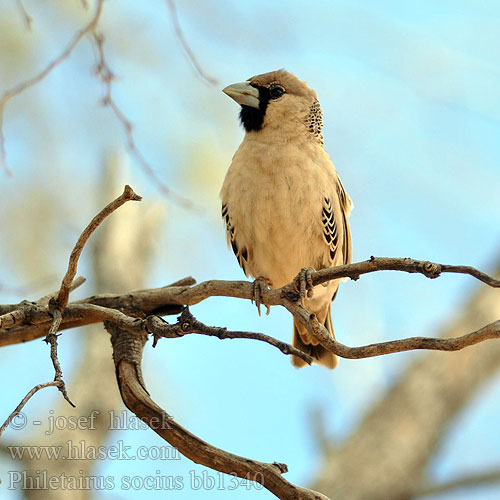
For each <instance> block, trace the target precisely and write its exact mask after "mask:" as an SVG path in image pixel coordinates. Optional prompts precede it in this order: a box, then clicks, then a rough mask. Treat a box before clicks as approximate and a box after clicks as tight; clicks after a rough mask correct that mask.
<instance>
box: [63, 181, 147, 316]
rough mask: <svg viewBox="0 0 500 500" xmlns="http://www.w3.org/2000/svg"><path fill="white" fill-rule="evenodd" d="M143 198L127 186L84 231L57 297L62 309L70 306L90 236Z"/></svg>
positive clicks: (73, 252)
mask: <svg viewBox="0 0 500 500" xmlns="http://www.w3.org/2000/svg"><path fill="white" fill-rule="evenodd" d="M141 200H142V198H141V197H140V196H139V195H137V194H135V193H134V190H133V189H132V188H131V187H130V186H129V185H126V186H125V189H124V190H123V193H122V194H121V195H120V196H119V197H118V198H116V200H114V201H112V202H111V203H109V204H108V205H106V206H105V207H104V208H103V209H102V210H101V211H100V212H99V213H98V214H97V215H96V216H95V217H94V218H93V219H92V220H91V221H90V223H89V225H88V226H87V227H86V228H85V229H84V230H83V232H82V234H81V235H80V237H79V238H78V241H77V242H76V245H75V248H73V251H72V252H71V255H70V258H69V263H68V270H67V271H66V274H65V276H64V278H63V280H62V283H61V289H60V290H59V295H58V296H57V299H56V301H57V304H58V305H59V307H60V308H61V309H64V308H65V307H66V305H67V304H68V297H69V291H70V288H71V283H72V282H73V279H74V277H75V275H76V270H77V266H78V259H79V258H80V255H81V253H82V250H83V247H84V246H85V243H87V240H88V239H89V238H90V235H91V234H92V233H93V232H94V231H95V230H96V229H97V227H98V226H99V224H100V223H101V222H102V221H103V220H104V219H105V218H106V217H107V216H108V215H110V214H112V213H113V212H114V211H115V210H116V209H117V208H119V207H121V206H122V205H123V204H124V203H126V202H127V201H141Z"/></svg>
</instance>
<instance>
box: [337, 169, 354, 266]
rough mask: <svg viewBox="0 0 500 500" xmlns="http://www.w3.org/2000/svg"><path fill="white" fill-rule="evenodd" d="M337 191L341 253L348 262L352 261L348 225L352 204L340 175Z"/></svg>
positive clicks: (345, 262)
mask: <svg viewBox="0 0 500 500" xmlns="http://www.w3.org/2000/svg"><path fill="white" fill-rule="evenodd" d="M337 178H338V183H337V193H338V196H339V201H340V211H341V213H342V217H341V219H342V227H343V233H344V238H343V242H342V255H343V256H344V264H350V263H351V261H352V241H351V227H350V225H349V220H348V217H349V215H350V214H351V210H352V209H353V208H354V204H353V202H352V200H351V197H350V196H349V195H348V194H347V193H346V191H345V189H344V186H343V184H342V181H341V180H340V177H338V176H337Z"/></svg>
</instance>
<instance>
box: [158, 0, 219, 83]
mask: <svg viewBox="0 0 500 500" xmlns="http://www.w3.org/2000/svg"><path fill="white" fill-rule="evenodd" d="M167 7H168V10H169V11H170V17H171V19H172V23H173V25H174V30H175V34H176V35H177V38H178V39H179V41H180V43H181V45H182V48H183V49H184V52H185V53H186V56H187V58H188V59H189V61H190V62H191V64H192V65H193V67H194V69H195V71H196V73H197V74H198V75H199V76H200V77H201V78H202V80H203V81H204V82H206V83H208V84H209V85H214V86H215V85H218V84H219V82H218V81H217V80H216V79H215V78H212V77H211V76H209V75H207V74H206V73H205V72H204V71H203V69H202V68H201V66H200V63H199V62H198V59H197V58H196V56H195V55H194V52H193V51H192V50H191V47H190V46H189V44H188V43H187V41H186V38H185V37H184V33H183V32H182V28H181V25H180V23H179V17H178V16H177V9H176V7H175V3H174V0H167Z"/></svg>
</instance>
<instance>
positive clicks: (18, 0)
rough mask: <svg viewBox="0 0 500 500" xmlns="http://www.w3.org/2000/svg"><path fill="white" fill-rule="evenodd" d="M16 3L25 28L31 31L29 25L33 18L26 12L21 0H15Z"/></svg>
mask: <svg viewBox="0 0 500 500" xmlns="http://www.w3.org/2000/svg"><path fill="white" fill-rule="evenodd" d="M16 5H17V8H18V10H19V12H20V13H21V17H22V18H23V21H24V24H25V26H26V29H27V30H29V31H31V25H32V23H33V18H32V17H31V16H30V15H29V14H28V11H27V10H26V8H25V7H24V4H23V0H16Z"/></svg>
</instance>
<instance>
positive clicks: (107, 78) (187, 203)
mask: <svg viewBox="0 0 500 500" xmlns="http://www.w3.org/2000/svg"><path fill="white" fill-rule="evenodd" d="M92 35H93V40H94V42H95V47H96V49H97V64H96V67H95V73H96V75H97V76H98V77H99V79H100V80H101V82H102V83H103V84H104V87H105V95H104V98H103V104H104V105H105V106H108V107H109V108H110V109H111V111H112V112H113V114H114V115H115V116H116V118H117V119H118V121H119V122H120V123H121V125H122V126H123V130H124V131H125V136H126V139H127V142H126V144H127V149H128V151H129V153H130V154H131V155H132V156H133V157H134V158H135V159H136V161H137V162H138V163H139V165H140V166H141V167H142V169H143V170H144V172H145V173H146V174H147V175H148V176H149V177H150V178H151V179H152V181H153V182H154V183H155V184H156V185H157V186H158V188H159V189H160V191H161V192H162V193H163V194H164V195H165V196H168V197H169V198H171V199H173V200H174V201H176V202H177V203H178V204H179V205H181V206H183V207H184V208H188V209H194V208H196V205H195V204H194V203H193V202H192V201H191V200H189V199H187V198H184V197H183V196H180V195H178V194H177V193H175V192H173V191H172V190H171V189H170V188H169V187H168V186H166V185H165V183H163V182H162V181H161V179H160V178H159V177H158V175H157V174H156V172H155V170H154V169H153V167H152V166H151V165H150V164H149V162H148V161H147V160H146V158H145V157H144V155H143V153H142V152H141V151H140V149H139V148H138V147H137V144H136V142H135V137H134V126H133V124H132V122H131V121H130V120H129V119H128V118H127V116H126V115H125V113H124V112H123V111H122V109H121V108H120V107H119V106H118V104H117V103H116V101H115V99H114V97H113V81H114V78H115V75H114V73H113V72H112V71H111V68H110V67H109V65H108V62H107V60H106V57H105V54H104V36H103V35H102V34H98V33H97V31H96V30H95V29H94V31H93V34H92Z"/></svg>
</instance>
